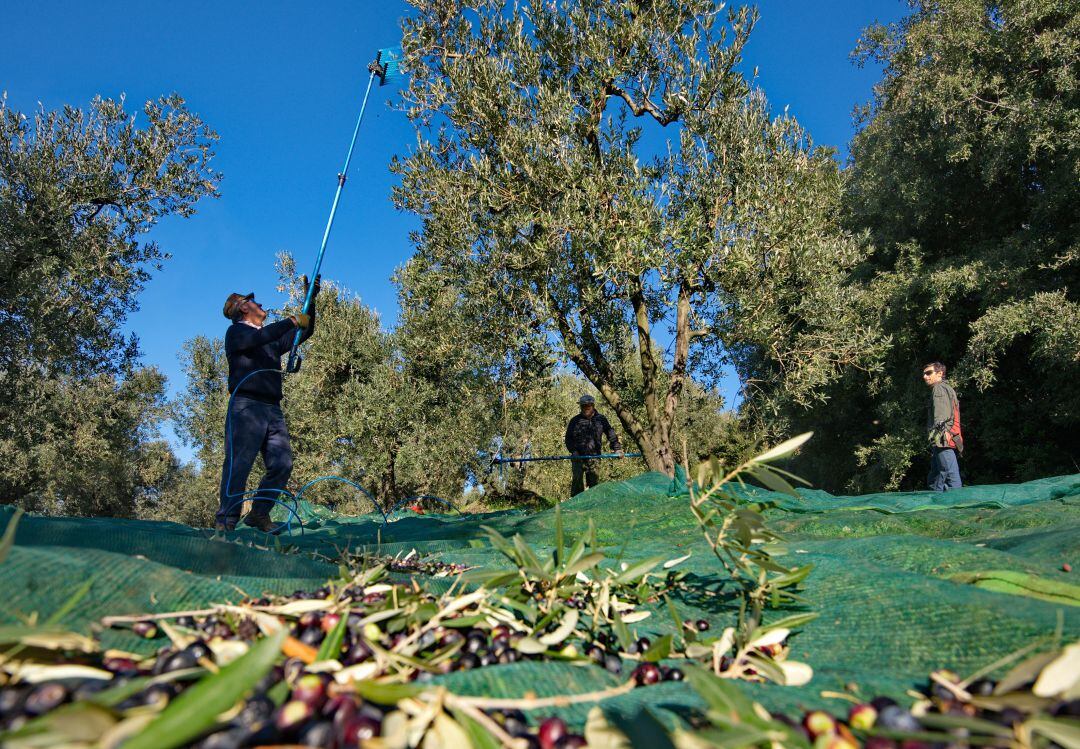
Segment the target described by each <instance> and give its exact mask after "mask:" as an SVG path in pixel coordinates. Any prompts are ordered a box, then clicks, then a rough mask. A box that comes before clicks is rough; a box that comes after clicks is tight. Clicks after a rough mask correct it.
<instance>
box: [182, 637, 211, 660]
mask: <svg viewBox="0 0 1080 749" xmlns="http://www.w3.org/2000/svg"><path fill="white" fill-rule="evenodd" d="M184 652H187V653H190V654H191V655H192V656H193V657H194V658H195V660H196V661H200V660H202V659H203V658H205V659H207V660H209V661H211V662H212V661H213V660H214V651H213V650H211V649H210V648H209V646H208V645H207V644H206V643H205V642H203V641H202V640H196V641H195V642H193V643H191V644H190V645H188V646H187V647H186V648H184Z"/></svg>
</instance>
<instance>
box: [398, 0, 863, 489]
mask: <svg viewBox="0 0 1080 749" xmlns="http://www.w3.org/2000/svg"><path fill="white" fill-rule="evenodd" d="M412 4H413V5H414V7H415V14H414V16H412V17H409V18H407V19H406V20H405V21H404V22H403V26H404V31H405V35H404V39H403V50H404V62H403V67H404V69H406V70H407V71H408V72H409V73H410V75H411V79H410V81H411V83H410V86H409V88H408V89H407V91H406V92H405V94H404V97H403V99H404V105H403V106H404V108H405V110H406V111H407V113H408V114H409V116H410V118H412V119H413V121H414V122H415V123H416V125H417V129H418V136H419V143H418V146H417V148H416V149H415V152H414V153H413V154H412V155H410V156H409V157H407V158H404V159H402V160H400V161H398V162H396V163H395V164H394V167H393V168H394V169H395V171H397V172H398V173H399V174H401V178H402V179H401V185H400V187H399V188H398V189H396V190H395V193H394V197H395V201H396V202H397V204H398V205H399V206H400V207H402V208H403V209H406V210H410V211H413V212H415V213H417V214H418V215H419V216H421V217H422V219H423V222H424V223H423V229H422V231H420V232H419V233H418V234H417V237H416V242H417V251H416V254H415V256H414V257H413V258H412V260H411V261H410V263H409V267H408V268H407V270H406V272H405V273H404V274H402V280H403V282H404V284H405V287H406V289H407V290H408V292H409V293H410V294H412V295H415V296H417V297H422V296H423V295H424V294H427V293H436V294H441V293H443V290H444V289H450V290H452V291H453V294H454V297H455V300H456V302H455V303H456V304H457V306H458V309H459V314H460V315H461V316H462V317H463V319H465V320H466V321H467V323H468V326H469V327H472V328H477V329H483V330H484V331H488V332H489V335H488V336H487V342H488V345H489V347H491V348H492V349H495V348H496V347H501V348H502V350H504V351H506V352H507V358H508V363H509V364H510V365H511V366H514V365H515V362H514V361H513V358H514V354H515V353H517V352H521V351H525V350H529V351H538V350H543V349H544V348H551V349H553V351H554V353H555V354H556V355H557V356H558V357H560V358H561V359H562V360H563V361H566V362H568V363H570V364H572V365H573V366H574V367H575V368H576V369H577V370H578V371H579V372H580V373H581V374H582V375H583V376H584V377H585V378H586V379H588V380H589V382H590V383H592V385H593V386H594V387H595V388H596V389H597V390H598V391H599V392H600V393H601V394H602V395H603V398H604V400H605V401H606V402H607V404H608V406H609V407H610V409H611V410H612V411H613V412H614V415H615V416H617V417H618V420H619V421H620V422H621V424H622V428H623V429H624V430H625V432H626V433H627V434H628V435H629V439H630V440H632V441H633V442H634V443H635V444H636V446H637V448H638V449H639V450H640V451H641V452H642V453H643V455H644V459H645V462H646V464H647V465H648V466H649V467H650V468H651V469H653V470H658V471H664V472H667V473H669V474H670V473H671V472H672V470H673V468H674V465H675V464H676V462H678V461H679V459H680V453H681V449H680V446H679V444H678V441H677V440H675V439H673V434H674V429H675V425H676V422H677V413H678V411H679V403H680V400H681V398H682V397H683V395H684V392H685V390H686V387H687V383H688V382H689V381H690V379H691V378H692V377H693V378H697V380H698V382H700V383H702V384H704V385H706V386H708V385H710V384H712V383H713V382H715V381H716V378H717V377H718V376H719V375H720V374H721V372H722V371H723V368H724V367H725V366H729V365H732V364H734V365H739V366H741V365H742V364H743V363H744V361H745V360H746V359H747V358H748V357H750V356H751V355H752V357H753V359H754V361H756V362H762V363H764V364H766V366H765V367H762V368H759V369H758V370H756V371H755V372H754V376H755V378H756V379H762V380H767V381H768V382H769V383H770V384H772V383H779V384H780V386H781V387H784V388H786V389H787V390H788V391H789V392H790V393H792V394H793V395H794V396H796V398H800V397H801V398H804V399H812V398H813V391H814V389H815V388H819V387H820V386H821V385H823V384H825V383H828V382H831V381H832V380H833V379H835V378H836V377H838V376H840V374H841V373H842V371H843V368H844V367H859V366H862V365H863V362H864V361H866V360H867V357H868V355H869V354H870V353H871V352H872V350H873V342H872V341H869V340H868V339H867V333H868V331H866V330H865V328H864V326H863V325H862V324H861V323H860V321H859V320H858V319H857V318H854V317H852V316H851V315H849V314H847V313H846V311H847V310H849V309H851V305H850V304H847V303H845V302H844V300H845V299H846V298H847V297H849V296H850V294H851V293H852V292H850V291H845V290H844V289H843V287H842V282H843V280H844V274H845V272H846V271H848V270H850V269H851V268H852V267H853V266H854V265H855V264H856V263H857V262H858V261H859V260H860V259H861V257H862V256H861V250H862V248H861V246H860V245H859V243H857V242H856V241H854V239H853V237H851V236H849V235H848V233H847V232H845V231H844V230H843V229H842V227H840V225H839V222H838V221H837V217H838V211H839V206H840V187H841V180H840V176H839V170H838V167H837V164H836V162H835V161H834V160H833V158H832V152H831V151H830V150H829V149H821V148H817V147H815V146H814V145H813V143H812V142H811V140H810V138H809V136H808V134H807V133H806V132H805V131H804V130H803V129H802V128H801V127H800V126H799V125H798V123H797V122H796V121H795V120H794V119H793V118H792V117H790V116H787V115H786V114H781V115H779V116H774V115H772V113H771V112H770V110H769V107H768V105H767V102H766V100H765V97H764V95H763V93H762V92H761V91H759V90H757V89H756V88H755V87H754V86H753V85H752V82H750V81H748V80H747V79H746V78H745V77H744V76H743V75H742V74H741V73H740V72H739V66H740V64H741V62H742V53H743V48H744V46H745V44H746V41H747V39H748V38H749V35H750V33H751V31H752V29H753V26H754V24H755V22H756V18H757V16H756V13H755V12H754V11H753V10H752V9H750V8H747V7H744V8H739V9H735V10H732V11H726V10H724V9H723V6H722V4H721V5H717V4H715V3H714V2H712V1H711V0H674V1H672V2H665V3H654V2H647V1H644V0H642V1H640V2H638V1H635V2H622V3H613V2H608V1H607V0H578V1H575V2H551V3H536V4H529V5H513V6H507V5H506V4H504V3H502V2H494V1H488V0H478V1H476V2H463V1H461V0H413V3H412ZM657 131H659V132H657ZM650 134H651V137H652V138H653V140H649V137H650ZM656 138H661V139H662V140H660V141H657V140H656ZM658 142H659V144H660V145H659V146H658V145H657V143H658ZM667 341H670V342H671V345H670V347H668V346H667V345H666V344H667ZM751 352H752V353H751ZM742 368H743V370H744V371H746V367H742ZM631 373H633V376H631ZM632 383H633V384H632ZM755 384H756V383H755ZM633 387H636V388H638V391H639V394H640V397H636V394H635V393H633V392H631V390H632V388H633ZM635 400H636V401H637V402H636V403H635Z"/></svg>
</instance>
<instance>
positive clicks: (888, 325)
mask: <svg viewBox="0 0 1080 749" xmlns="http://www.w3.org/2000/svg"><path fill="white" fill-rule="evenodd" d="M413 5H414V6H415V13H414V14H412V15H411V16H410V17H409V18H408V19H407V20H406V21H405V22H404V23H405V25H404V47H405V52H406V60H405V66H406V67H407V68H409V70H410V72H411V73H412V76H413V77H412V80H411V83H410V86H409V88H408V89H407V91H406V93H405V95H404V98H403V101H402V103H403V106H404V108H405V109H406V110H407V112H408V114H409V116H410V117H411V118H413V121H414V123H415V124H416V126H417V132H418V136H419V143H418V146H417V148H416V149H414V150H413V151H412V152H411V154H410V155H409V156H407V157H404V158H402V159H401V160H400V161H397V162H395V164H394V165H393V167H392V168H393V169H395V170H396V171H397V173H398V174H400V176H401V185H400V188H399V189H398V190H397V191H396V192H395V194H394V196H393V199H394V200H395V201H396V203H397V205H398V206H399V207H401V208H403V209H406V210H410V211H414V212H415V213H417V214H418V215H419V216H420V217H421V218H422V221H423V225H422V229H421V230H420V231H419V232H418V233H417V235H416V237H415V241H416V253H415V255H414V257H412V258H411V259H410V260H409V261H408V262H406V263H405V264H404V265H403V266H402V267H401V268H400V269H399V270H398V272H397V274H396V276H395V279H394V280H395V282H396V284H397V286H398V289H399V306H400V309H401V314H400V317H399V319H398V321H397V323H396V324H395V325H394V326H392V327H387V326H385V325H384V324H383V322H382V320H381V319H380V318H379V316H378V314H377V313H376V312H375V311H374V310H372V309H370V308H368V307H367V306H365V305H364V304H363V303H362V302H361V301H360V299H359V298H358V297H356V296H355V294H353V293H352V292H351V291H350V290H348V289H346V288H344V287H342V286H340V285H338V284H335V283H333V282H332V281H330V280H328V281H327V282H326V283H325V284H324V289H325V290H324V292H323V294H322V295H321V296H320V297H319V298H318V302H317V303H318V313H319V322H318V331H317V334H316V335H315V336H314V337H313V338H312V340H311V341H310V342H309V343H308V344H307V346H306V352H305V357H306V360H305V363H304V366H303V368H302V370H301V371H300V373H299V374H297V375H295V376H291V377H290V378H289V379H288V380H287V382H286V385H285V392H286V398H285V402H284V407H285V409H286V417H287V419H288V421H289V424H290V429H291V432H292V436H293V445H294V451H295V454H296V461H295V469H294V479H293V482H292V484H293V487H294V488H299V486H301V485H303V484H304V483H306V482H307V481H310V480H312V479H315V478H317V477H319V476H323V475H337V476H342V477H344V478H347V479H349V480H352V481H356V482H358V483H360V484H361V485H363V486H364V487H365V488H366V489H367V490H368V491H369V492H370V493H371V494H372V495H373V496H374V497H375V498H376V500H377V501H379V502H380V503H382V504H383V505H384V506H387V507H388V506H391V505H393V504H394V503H396V502H398V501H400V500H402V499H404V498H406V497H409V496H412V495H418V494H433V495H437V496H440V497H445V498H446V499H448V500H451V501H453V502H455V503H456V504H458V505H459V506H467V507H471V508H473V509H490V508H493V507H501V506H521V505H529V504H532V505H538V504H541V503H546V502H549V501H552V500H556V499H559V498H562V497H565V496H566V494H567V491H568V483H569V466H568V465H566V464H559V463H533V464H525V465H523V466H506V467H505V468H504V469H502V470H501V471H500V470H491V469H490V468H491V466H490V459H491V457H492V455H493V454H496V453H498V454H501V455H502V456H504V457H511V456H517V455H520V454H521V453H522V452H523V451H525V450H526V447H527V448H528V450H529V451H530V452H531V454H532V455H552V454H559V453H561V452H563V445H562V439H563V431H564V429H565V425H566V422H567V420H568V419H569V418H570V417H571V416H572V415H573V414H574V413H576V411H577V399H578V397H579V396H580V395H581V394H582V393H583V392H589V393H591V394H593V395H595V396H597V397H598V399H599V401H600V405H599V408H600V410H601V411H602V412H605V413H606V414H607V415H608V416H609V417H613V421H614V422H615V423H616V426H617V428H619V430H620V432H621V434H622V436H623V441H624V443H625V444H626V445H627V447H628V448H632V447H634V446H636V447H637V448H639V449H640V450H641V451H642V452H643V453H645V459H644V460H642V461H634V460H625V461H618V462H612V463H610V464H608V465H605V468H604V470H605V473H606V477H607V478H624V477H628V476H631V475H634V474H636V473H637V472H639V471H640V470H642V469H644V468H653V469H657V470H664V471H670V470H671V468H672V466H673V465H674V463H675V462H676V461H679V460H682V459H683V458H684V457H685V458H689V459H693V458H696V457H703V456H705V455H719V456H721V458H722V459H723V460H724V461H725V462H732V463H734V462H736V461H738V460H739V459H740V458H742V457H745V456H746V455H748V454H749V453H751V452H752V451H754V450H755V448H757V447H758V446H759V444H760V443H761V442H763V441H769V440H773V439H776V438H778V437H781V436H786V435H787V434H790V433H793V432H796V431H805V430H814V431H815V432H816V433H817V438H816V439H814V440H812V441H811V442H810V443H809V444H808V445H807V446H806V448H804V449H803V451H802V452H801V454H800V455H799V456H798V457H797V458H796V461H795V462H796V465H795V466H794V469H795V470H796V471H797V472H798V473H799V474H801V475H803V476H806V477H807V478H809V479H810V480H811V481H812V482H813V483H814V484H816V485H818V486H820V487H823V488H826V489H830V490H833V491H845V492H858V491H879V490H882V489H893V488H921V486H922V484H923V476H924V473H925V470H926V445H925V435H924V434H923V419H924V407H925V399H926V397H927V392H926V389H925V386H924V385H923V384H922V383H921V380H920V377H919V372H920V370H921V366H922V365H923V364H925V363H926V362H928V361H931V360H941V361H944V362H946V363H947V364H948V365H949V367H950V371H949V376H950V379H951V380H952V381H953V382H954V383H955V385H956V386H957V390H958V392H959V393H960V396H961V400H962V411H963V424H964V431H965V435H966V438H967V440H966V441H967V451H966V454H965V457H964V460H963V461H962V464H961V465H962V470H963V471H964V473H965V478H966V480H967V481H969V482H973V483H983V482H1001V481H1016V480H1025V479H1031V478H1037V477H1040V476H1046V475H1053V474H1062V473H1074V472H1076V471H1077V470H1080V469H1078V461H1080V456H1078V452H1080V437H1078V436H1077V435H1078V434H1080V430H1077V428H1076V427H1077V425H1078V414H1080V390H1078V389H1077V388H1076V387H1075V383H1076V382H1077V381H1078V379H1080V333H1078V331H1080V299H1078V298H1077V288H1078V284H1080V277H1078V275H1080V274H1078V264H1080V248H1078V241H1080V240H1078V238H1080V179H1078V177H1080V160H1078V153H1080V114H1078V112H1080V108H1078V103H1080V102H1078V101H1077V98H1078V96H1080V94H1078V91H1080V86H1078V80H1077V75H1078V73H1077V65H1076V60H1077V59H1080V8H1078V7H1077V6H1076V4H1075V3H1070V2H1067V1H1066V0H1029V1H1028V2H1023V3H1020V2H1004V3H1003V2H990V1H988V0H937V1H935V2H930V1H929V0H926V1H920V0H915V1H914V2H912V10H911V13H910V15H909V16H908V17H907V18H905V19H904V20H903V21H901V22H900V23H897V24H895V25H891V26H874V27H871V28H869V29H867V30H866V31H865V33H864V35H863V37H862V39H861V40H860V42H859V44H858V48H857V49H856V50H855V53H854V57H855V60H856V62H857V63H866V62H874V63H880V64H882V65H883V68H884V72H883V75H882V79H881V81H880V82H879V84H878V85H877V86H876V87H875V90H874V94H873V98H872V100H871V101H870V102H869V103H868V104H866V105H865V106H864V107H861V108H859V109H858V110H857V117H858V132H857V134H856V136H855V138H854V140H853V142H852V144H851V156H850V159H849V161H848V163H847V164H846V165H845V167H844V168H843V169H841V168H840V167H839V166H838V164H837V162H836V159H835V154H834V153H833V152H832V151H831V150H830V149H827V148H821V147H819V146H817V145H815V144H814V143H813V142H812V140H811V138H810V136H809V134H808V133H806V132H805V131H804V130H803V129H802V128H801V127H800V126H799V125H798V123H797V122H796V121H795V120H794V119H793V118H791V117H789V116H788V115H787V114H786V113H781V114H776V113H773V112H772V111H771V110H770V108H769V105H768V102H767V100H766V99H765V96H764V94H763V93H762V92H761V91H759V90H757V89H756V88H755V85H754V81H753V80H752V79H747V78H746V77H745V76H743V75H742V74H741V73H739V72H738V71H739V70H741V69H742V54H743V49H744V46H745V43H746V40H747V38H748V36H749V34H750V33H751V32H752V29H753V26H754V23H755V21H756V14H755V13H754V12H753V11H752V10H748V9H734V10H732V11H723V12H722V10H721V9H720V8H719V7H717V6H716V4H715V3H713V2H712V1H711V0H665V2H650V1H648V0H629V1H627V2H619V3H613V2H603V1H601V0H578V1H577V2H573V3H571V2H553V3H543V4H539V5H530V6H529V7H528V8H525V7H524V6H513V7H510V6H506V4H505V3H503V2H499V1H496V0H474V1H473V2H463V1H460V0H413ZM140 121H141V122H142V123H143V124H142V126H141V127H135V123H134V119H133V117H132V116H131V115H130V114H129V113H127V112H126V110H125V103H124V102H123V100H120V101H111V100H106V99H97V100H95V101H93V102H92V103H91V105H90V106H89V107H88V108H87V109H85V110H80V109H76V108H73V107H67V108H64V109H62V110H60V111H55V112H46V111H41V112H38V113H36V114H34V115H33V116H25V115H24V114H22V113H20V112H17V111H14V110H13V109H11V108H10V107H8V106H7V104H6V102H2V103H0V323H2V324H3V326H4V329H5V330H6V331H9V332H12V331H13V333H11V334H8V335H5V336H3V337H2V338H0V501H3V502H18V503H19V504H22V505H24V506H26V507H27V508H29V509H33V510H37V511H41V512H50V513H66V514H87V515H126V516H130V515H140V516H144V517H154V518H161V519H169V520H179V521H182V522H186V523H190V524H195V525H203V524H208V523H209V522H210V521H211V519H212V513H213V510H214V508H215V507H216V503H217V492H218V481H219V475H220V467H221V462H222V458H223V454H224V444H223V440H224V414H225V408H226V404H227V399H228V393H227V392H226V389H225V383H226V377H225V375H226V368H227V365H226V362H225V358H224V354H223V351H222V343H221V339H220V338H207V337H196V338H193V339H191V340H190V341H188V342H187V343H186V344H185V347H184V351H183V352H182V357H183V361H184V367H185V374H186V385H185V389H184V391H183V393H182V394H181V396H180V397H178V398H177V399H176V400H175V401H174V402H171V403H170V402H167V400H166V397H165V393H166V388H165V385H166V383H165V380H164V377H163V376H162V375H161V374H160V373H159V372H158V371H156V370H155V369H153V368H148V367H143V366H141V365H140V362H139V351H138V341H137V340H136V339H135V338H134V337H125V336H123V335H121V334H120V333H119V331H120V330H121V325H122V324H123V322H124V321H125V319H126V317H127V315H128V314H129V313H130V312H131V311H132V310H133V309H135V306H136V305H137V299H138V294H139V292H140V290H141V289H142V287H143V285H144V284H145V282H146V280H147V279H148V278H149V277H150V275H151V274H152V273H153V272H155V271H156V270H158V269H159V268H160V267H161V265H162V263H163V262H164V261H165V260H166V259H167V257H168V255H167V253H166V252H165V251H164V250H163V249H162V248H159V247H158V246H157V245H156V244H154V243H153V242H150V241H146V239H147V238H146V236H145V235H146V233H147V232H148V231H149V230H150V229H151V228H152V227H153V226H154V224H155V223H156V222H157V220H158V219H160V218H161V217H163V216H167V215H182V216H190V215H192V214H193V213H194V210H195V206H196V204H197V203H198V201H199V200H201V199H202V198H204V197H209V196H214V195H216V193H217V186H218V184H219V181H220V175H218V174H217V173H215V172H214V171H213V169H212V168H211V166H210V164H211V159H212V156H213V151H212V146H213V143H214V141H215V139H216V135H215V134H214V133H213V131H212V130H211V129H210V128H209V127H208V126H207V125H206V124H205V123H203V122H202V121H201V120H200V119H199V117H198V116H197V115H195V114H193V113H191V112H189V111H188V110H187V109H186V106H185V104H184V102H183V100H182V99H180V98H179V97H178V96H175V95H174V96H170V97H164V98H161V99H159V100H156V101H151V102H147V103H146V105H145V106H144V107H143V109H142V115H141V117H140ZM278 270H279V273H280V289H281V290H283V291H286V292H287V293H288V296H289V300H290V301H289V303H288V304H287V305H286V308H285V309H284V310H280V311H279V313H287V312H288V311H289V310H291V309H294V308H295V307H296V306H298V305H299V303H300V292H301V285H300V282H299V279H298V277H297V273H296V268H295V265H294V262H293V259H292V257H291V256H289V255H288V254H287V253H283V254H282V255H281V256H279V258H278ZM225 324H226V323H224V321H223V325H222V330H224V327H225ZM731 369H734V371H735V372H737V374H738V376H739V379H740V384H741V394H740V396H741V401H740V402H739V403H738V404H737V410H733V405H735V404H730V403H725V402H724V400H723V399H722V398H721V397H720V395H719V394H718V392H717V391H716V389H715V385H716V383H717V381H718V379H719V377H720V376H721V375H722V374H723V373H724V372H726V371H730V370H731ZM167 420H171V421H172V423H173V424H174V425H175V428H176V431H177V433H178V435H179V436H180V437H181V438H182V439H183V440H185V441H186V442H188V444H190V445H191V446H192V447H193V448H194V450H195V454H196V460H195V461H194V462H193V463H191V464H186V465H181V464H180V462H179V461H178V460H177V459H176V457H175V455H174V454H173V452H172V450H171V449H170V447H169V445H168V444H167V443H166V442H164V441H163V440H161V439H160V434H159V427H160V426H161V425H162V424H163V423H164V422H165V421H167ZM684 445H685V449H684ZM258 470H260V467H259V466H256V471H258ZM308 498H309V499H312V500H313V501H316V502H320V503H325V504H328V505H332V506H334V507H336V508H337V509H339V510H340V511H344V512H364V511H367V510H368V509H369V507H370V504H369V500H368V499H367V498H366V497H364V496H363V495H362V494H360V493H359V492H357V491H356V490H355V489H353V488H351V487H348V486H346V485H344V484H340V483H331V482H326V483H321V484H319V485H318V486H317V487H316V488H315V489H313V490H312V491H311V493H310V495H309V496H308Z"/></svg>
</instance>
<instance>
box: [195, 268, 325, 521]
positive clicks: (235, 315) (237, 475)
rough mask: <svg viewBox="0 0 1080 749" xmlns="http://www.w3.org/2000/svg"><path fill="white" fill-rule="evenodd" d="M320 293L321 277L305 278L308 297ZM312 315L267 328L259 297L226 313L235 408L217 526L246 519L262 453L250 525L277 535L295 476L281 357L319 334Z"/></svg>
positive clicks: (238, 298) (229, 417) (234, 300)
mask: <svg viewBox="0 0 1080 749" xmlns="http://www.w3.org/2000/svg"><path fill="white" fill-rule="evenodd" d="M318 293H319V277H318V276H316V277H315V283H314V284H311V285H310V286H309V285H308V283H307V278H306V277H305V278H304V296H305V298H308V299H312V300H313V299H314V298H315V297H316V296H317V295H318ZM309 309H310V312H309V313H304V312H298V313H296V314H295V315H292V316H290V317H286V318H284V319H282V320H278V321H277V322H275V323H271V324H270V325H266V324H265V323H266V317H267V314H266V310H264V309H263V308H262V305H261V304H259V303H258V302H257V301H255V295H254V294H239V293H234V294H230V295H229V298H228V299H226V300H225V307H224V308H223V310H222V314H224V315H225V317H227V318H228V319H229V320H231V321H232V325H230V326H229V329H228V330H227V331H226V332H225V356H226V358H227V359H228V361H229V396H230V397H229V409H228V412H227V413H226V415H225V462H224V464H223V465H222V467H221V505H220V507H219V508H218V511H217V515H216V517H215V521H216V528H217V530H218V531H219V532H220V531H231V530H233V529H234V528H236V523H237V521H238V520H239V519H240V506H241V504H242V503H243V501H244V499H246V498H248V497H247V495H248V492H247V480H248V475H249V474H250V473H251V467H252V465H253V464H254V463H255V458H256V456H258V455H260V454H261V455H262V457H263V463H264V464H265V466H266V474H265V475H264V476H263V478H262V481H261V482H260V483H259V489H258V491H257V492H256V493H255V496H254V498H253V501H252V505H251V512H250V513H248V515H247V517H246V518H244V523H245V524H247V525H250V526H252V527H254V528H258V529H259V530H261V531H263V532H267V533H272V532H277V531H279V530H280V529H278V528H275V527H274V523H273V521H271V520H270V510H271V509H273V507H274V501H275V500H277V499H278V497H279V495H280V494H281V491H282V490H283V489H284V488H285V486H286V485H287V484H288V482H289V476H290V475H291V474H292V463H293V455H292V447H291V446H290V444H289V428H288V427H287V426H286V425H285V416H284V414H282V412H281V357H283V356H285V355H286V354H288V353H289V351H290V350H292V348H293V335H294V334H295V333H299V334H300V340H301V341H305V340H307V339H308V338H310V337H311V334H312V333H313V332H314V331H315V306H314V305H311V306H310V307H309Z"/></svg>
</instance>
